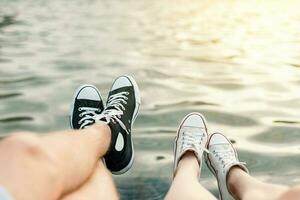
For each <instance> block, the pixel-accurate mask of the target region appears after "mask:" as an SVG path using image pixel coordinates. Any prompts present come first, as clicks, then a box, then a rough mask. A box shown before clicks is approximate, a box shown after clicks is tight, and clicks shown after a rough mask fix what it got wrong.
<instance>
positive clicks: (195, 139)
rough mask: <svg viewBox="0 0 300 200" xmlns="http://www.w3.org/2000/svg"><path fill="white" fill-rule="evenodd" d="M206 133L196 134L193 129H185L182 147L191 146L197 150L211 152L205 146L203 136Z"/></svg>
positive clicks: (187, 147)
mask: <svg viewBox="0 0 300 200" xmlns="http://www.w3.org/2000/svg"><path fill="white" fill-rule="evenodd" d="M204 136H205V135H204V134H201V135H200V134H195V133H193V132H191V131H185V132H183V134H182V145H181V148H182V149H189V148H195V149H196V150H197V152H199V151H205V152H207V153H209V151H208V149H206V148H205V147H203V145H202V143H203V138H204Z"/></svg>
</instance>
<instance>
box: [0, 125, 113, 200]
mask: <svg viewBox="0 0 300 200" xmlns="http://www.w3.org/2000/svg"><path fill="white" fill-rule="evenodd" d="M110 138H111V133H110V128H109V127H108V126H107V125H105V124H95V125H93V126H91V127H89V128H87V129H83V130H77V131H74V130H70V131H64V132H58V133H53V134H48V135H44V136H41V137H39V136H37V135H34V134H28V133H27V134H19V135H15V136H11V137H9V138H7V139H4V140H3V141H1V143H0V152H1V153H0V163H1V165H0V185H1V186H3V187H4V188H6V189H7V190H8V191H9V192H10V194H11V195H12V196H13V197H14V198H15V199H16V200H41V199H43V200H54V199H58V198H59V197H61V196H62V195H63V194H66V193H69V192H71V191H73V190H75V189H76V188H78V187H79V186H80V185H82V184H83V183H84V182H85V181H86V180H87V179H88V177H89V176H90V175H91V174H92V172H93V171H94V169H95V167H96V164H97V162H98V160H99V158H100V157H102V156H103V155H104V154H105V153H106V151H107V150H108V147H109V144H110ZM2 163H5V164H2Z"/></svg>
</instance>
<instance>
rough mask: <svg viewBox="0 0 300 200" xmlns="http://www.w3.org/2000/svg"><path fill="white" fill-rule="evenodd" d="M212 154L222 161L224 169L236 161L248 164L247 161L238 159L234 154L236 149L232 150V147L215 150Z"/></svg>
mask: <svg viewBox="0 0 300 200" xmlns="http://www.w3.org/2000/svg"><path fill="white" fill-rule="evenodd" d="M212 154H213V155H214V156H215V157H216V158H217V159H218V160H219V161H220V162H221V164H222V166H223V170H225V169H226V167H227V166H230V165H232V164H234V163H236V164H243V165H245V164H246V163H245V162H239V161H237V160H236V158H235V155H234V151H232V150H231V149H228V150H219V151H216V150H213V151H212Z"/></svg>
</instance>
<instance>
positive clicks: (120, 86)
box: [96, 76, 141, 174]
mask: <svg viewBox="0 0 300 200" xmlns="http://www.w3.org/2000/svg"><path fill="white" fill-rule="evenodd" d="M140 104H141V97H140V92H139V89H138V86H137V84H136V82H135V80H134V79H133V78H132V77H130V76H121V77H119V78H117V79H116V80H115V81H114V83H113V85H112V87H111V90H110V92H109V94H108V99H107V103H106V108H105V110H104V111H103V112H102V113H101V114H100V115H98V116H96V121H98V120H101V121H102V122H105V123H107V124H108V125H109V127H110V129H111V135H112V137H111V144H110V148H109V150H108V152H107V154H106V155H105V156H104V159H105V164H106V166H107V168H108V169H109V170H110V171H111V172H112V173H113V174H122V173H125V172H126V171H127V170H129V169H130V168H131V166H132V164H133V159H134V149H133V142H132V137H131V129H132V125H133V123H134V121H135V119H136V117H137V115H138V110H139V107H140Z"/></svg>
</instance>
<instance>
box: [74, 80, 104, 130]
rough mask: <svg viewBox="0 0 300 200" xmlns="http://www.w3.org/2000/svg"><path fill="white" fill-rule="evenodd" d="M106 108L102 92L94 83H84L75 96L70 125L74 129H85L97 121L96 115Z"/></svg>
mask: <svg viewBox="0 0 300 200" xmlns="http://www.w3.org/2000/svg"><path fill="white" fill-rule="evenodd" d="M103 110H104V106H103V101H102V99H101V95H100V92H99V91H98V89H97V88H96V87H95V86H93V85H82V86H81V87H79V88H78V89H77V90H76V92H75V94H74V97H73V104H72V105H71V110H70V125H71V128H73V129H83V128H86V127H88V126H90V125H92V124H93V123H95V120H94V116H95V115H99V114H100V113H101V112H102V111H103Z"/></svg>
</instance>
